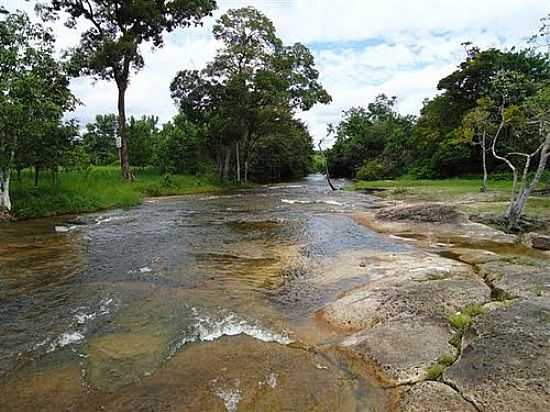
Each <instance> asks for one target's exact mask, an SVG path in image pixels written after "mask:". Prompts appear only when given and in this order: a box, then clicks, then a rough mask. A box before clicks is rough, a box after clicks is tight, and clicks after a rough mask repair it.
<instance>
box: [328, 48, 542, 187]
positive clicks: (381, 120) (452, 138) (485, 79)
mask: <svg viewBox="0 0 550 412" xmlns="http://www.w3.org/2000/svg"><path fill="white" fill-rule="evenodd" d="M503 73H511V74H514V76H515V78H516V79H526V81H523V82H522V83H521V85H519V86H518V84H516V86H515V87H516V90H517V93H516V92H513V91H512V89H510V92H511V96H510V100H509V101H508V102H507V105H510V104H514V105H518V104H522V102H525V101H526V99H528V98H529V97H530V96H534V95H535V94H536V93H537V92H538V90H540V88H541V87H544V85H545V84H546V82H548V81H550V62H549V59H548V56H546V55H540V54H537V53H535V52H533V51H530V50H521V51H516V50H511V51H501V50H497V49H489V50H484V51H481V50H479V49H476V48H469V49H468V56H467V58H466V60H465V61H464V62H463V63H461V64H460V65H459V67H458V68H457V70H456V71H455V72H453V73H452V74H450V75H449V76H447V77H445V78H444V79H442V80H441V81H440V82H439V84H438V89H439V90H440V91H441V93H440V94H439V95H438V96H436V97H434V98H433V99H431V100H427V101H425V103H424V107H423V108H422V110H421V113H420V116H419V117H418V118H414V117H411V116H407V117H404V116H401V115H399V114H398V113H397V112H396V110H395V103H396V98H388V97H386V96H384V95H382V96H379V97H378V98H377V99H376V101H375V102H373V103H371V104H369V105H368V106H367V108H361V107H359V108H352V109H351V110H349V111H347V112H345V114H344V117H343V119H342V121H341V122H340V124H339V125H338V126H337V127H336V128H335V133H336V143H335V145H334V147H333V148H332V150H330V152H329V165H330V170H331V173H332V174H334V175H335V176H346V177H356V178H359V179H365V180H376V179H385V178H396V177H399V176H403V175H409V176H413V177H417V178H445V177H453V176H464V175H469V174H480V173H482V154H483V153H482V150H480V144H481V136H482V135H483V132H485V134H486V137H487V139H488V140H487V142H486V143H487V146H486V147H485V149H484V150H485V152H486V153H487V152H488V151H489V149H490V143H491V140H490V136H489V135H490V134H491V133H495V131H496V130H497V128H498V120H499V119H498V105H499V96H500V95H501V91H502V88H501V87H499V85H498V81H497V79H498V78H499V76H501V75H502V74H503ZM514 93H515V94H514ZM480 105H481V107H480ZM480 122H481V123H480ZM512 126H513V125H512V124H511V123H508V124H506V130H504V133H503V134H504V136H503V138H502V139H500V140H499V142H498V144H499V148H500V149H501V150H502V151H504V152H509V151H529V150H532V149H533V147H535V148H536V146H538V144H540V143H537V142H539V141H540V139H538V138H526V137H527V135H528V133H526V131H525V130H523V131H522V132H523V133H522V138H518V137H517V133H518V129H517V127H516V129H515V130H514V128H513V127H512ZM531 134H532V133H531ZM520 160H521V159H520ZM487 167H488V170H489V172H494V171H497V170H505V168H506V165H503V163H502V162H501V161H499V160H497V159H495V158H494V157H493V156H489V157H488V159H487Z"/></svg>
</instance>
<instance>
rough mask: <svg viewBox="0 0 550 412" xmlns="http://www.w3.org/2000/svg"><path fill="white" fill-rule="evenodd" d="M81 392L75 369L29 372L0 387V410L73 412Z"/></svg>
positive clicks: (70, 367)
mask: <svg viewBox="0 0 550 412" xmlns="http://www.w3.org/2000/svg"><path fill="white" fill-rule="evenodd" d="M82 393H83V388H82V386H81V384H80V369H79V368H78V367H72V366H68V367H60V368H44V369H41V370H38V371H37V370H32V369H31V370H29V371H25V372H24V373H19V374H18V375H17V377H16V378H13V379H10V380H8V381H7V382H5V383H2V384H1V385H0V410H2V411H4V410H5V411H8V410H10V411H44V412H47V411H51V412H58V411H74V410H78V409H74V406H75V404H76V402H77V401H78V399H79V397H80V396H81V395H82ZM3 408H6V409H3Z"/></svg>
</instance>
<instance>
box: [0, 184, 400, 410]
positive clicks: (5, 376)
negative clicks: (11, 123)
mask: <svg viewBox="0 0 550 412" xmlns="http://www.w3.org/2000/svg"><path fill="white" fill-rule="evenodd" d="M339 184H341V185H342V184H344V182H339ZM370 207H374V203H373V202H372V199H371V198H369V197H368V196H365V195H362V194H358V193H351V192H345V191H339V192H331V191H329V190H327V185H326V182H325V181H324V180H323V178H322V177H321V176H312V177H309V178H307V179H304V180H303V181H300V182H297V183H293V184H279V185H273V186H261V187H258V188H255V189H251V190H242V191H236V192H232V193H229V194H221V195H203V196H190V197H182V198H174V199H167V200H151V201H148V202H146V203H145V204H144V205H143V206H141V207H138V208H135V209H132V210H127V211H113V212H108V213H103V214H97V215H91V216H86V217H85V218H83V221H79V222H73V223H67V220H68V219H66V218H65V219H50V220H41V221H32V222H23V223H16V224H7V225H3V226H0V410H2V411H12V410H13V411H38V410H41V411H42V410H44V411H64V410H75V411H81V410H93V411H96V410H106V411H119V410H120V411H203V410H204V411H249V410H254V411H256V410H258V411H266V410H267V411H306V410H307V411H355V410H384V409H385V408H386V407H387V404H386V402H387V399H386V397H385V395H384V392H383V390H381V389H380V388H379V387H377V386H376V384H373V382H371V381H370V380H369V379H368V378H365V377H364V376H362V375H361V373H358V372H357V370H356V369H357V368H355V367H354V365H353V364H351V363H350V362H349V360H347V359H345V356H343V355H342V354H339V353H337V352H336V351H333V350H332V349H331V344H330V343H331V342H333V341H334V339H336V338H338V337H339V334H341V333H342V332H339V331H335V330H330V329H329V328H328V327H327V326H324V325H323V324H322V323H321V322H319V321H316V318H315V312H316V311H317V310H318V309H319V308H321V307H322V306H323V304H324V303H325V302H326V301H328V300H329V299H331V298H334V297H335V296H337V295H338V294H339V293H341V292H342V291H344V290H346V289H349V288H351V287H353V286H355V285H359V284H364V283H365V282H368V279H364V278H357V279H356V278H352V280H349V281H346V282H337V283H334V284H330V285H327V286H326V287H323V288H319V287H317V288H314V287H308V285H307V278H308V274H309V273H310V272H311V270H313V269H312V268H315V267H318V266H319V265H320V264H322V262H323V261H326V260H327V259H328V260H330V259H332V258H335V259H336V258H337V257H338V256H339V255H341V254H342V253H343V252H348V251H350V250H354V249H369V250H385V251H386V250H400V249H403V248H404V247H405V246H402V245H400V244H398V243H393V242H394V241H392V240H389V239H388V238H387V237H383V236H380V235H377V234H375V233H373V232H371V231H369V230H368V229H366V228H364V227H362V226H359V225H357V224H355V223H354V222H353V220H352V218H351V213H353V212H356V211H361V210H364V209H366V208H370ZM82 223H85V224H82ZM342 270H345V265H343V267H342Z"/></svg>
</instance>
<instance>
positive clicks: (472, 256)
mask: <svg viewBox="0 0 550 412" xmlns="http://www.w3.org/2000/svg"><path fill="white" fill-rule="evenodd" d="M447 253H449V254H451V255H454V256H456V257H457V258H458V259H459V260H460V261H462V262H465V263H468V264H470V265H480V264H483V263H488V262H494V261H497V260H501V259H502V257H501V256H499V255H497V254H496V253H494V252H490V251H488V250H480V249H468V248H450V249H448V251H447Z"/></svg>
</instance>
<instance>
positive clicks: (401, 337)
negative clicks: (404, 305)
mask: <svg viewBox="0 0 550 412" xmlns="http://www.w3.org/2000/svg"><path fill="white" fill-rule="evenodd" d="M452 336H453V331H452V330H451V328H450V327H449V325H448V324H447V323H443V322H435V321H433V320H432V319H427V318H411V319H403V320H397V321H393V322H388V323H385V324H383V325H380V326H377V327H375V328H373V329H370V330H367V331H366V332H361V333H358V334H356V335H353V336H351V337H349V338H347V339H346V340H345V341H344V342H342V344H341V345H342V347H344V348H347V349H349V350H351V351H352V352H353V353H355V354H356V355H358V356H359V357H361V358H362V359H363V360H365V361H366V362H367V363H368V364H371V365H374V367H375V368H376V369H377V370H378V371H379V373H380V374H381V375H382V376H384V378H385V379H386V380H388V381H389V382H391V383H393V384H396V385H397V384H404V383H416V382H419V381H422V380H425V379H426V378H427V371H426V370H427V369H428V368H429V367H430V366H432V365H433V364H434V363H436V362H437V361H438V359H439V358H440V357H442V356H444V355H454V353H455V352H456V350H455V348H454V347H453V346H451V345H450V344H449V340H450V339H451V338H452Z"/></svg>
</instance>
